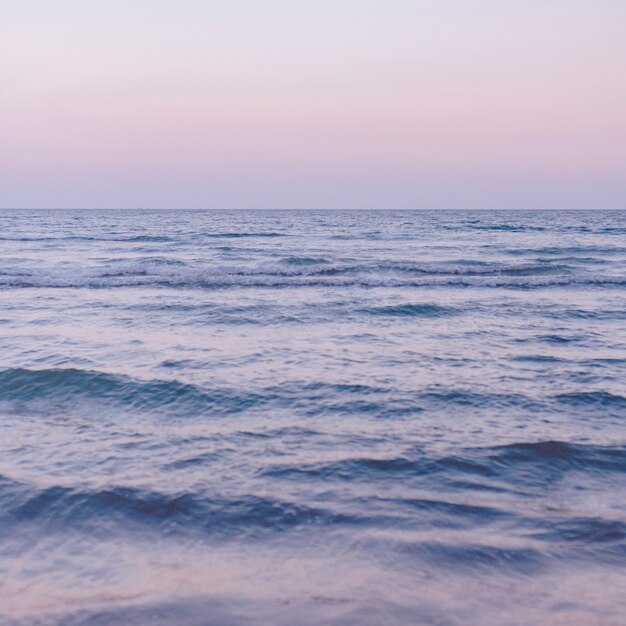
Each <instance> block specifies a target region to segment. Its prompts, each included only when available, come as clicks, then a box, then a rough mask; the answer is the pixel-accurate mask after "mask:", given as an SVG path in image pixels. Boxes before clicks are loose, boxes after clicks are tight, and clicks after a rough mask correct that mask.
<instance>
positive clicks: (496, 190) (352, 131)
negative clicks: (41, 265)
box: [0, 0, 626, 208]
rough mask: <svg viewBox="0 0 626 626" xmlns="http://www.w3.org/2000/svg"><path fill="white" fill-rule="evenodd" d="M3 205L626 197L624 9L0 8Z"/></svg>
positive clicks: (228, 3) (598, 203)
mask: <svg viewBox="0 0 626 626" xmlns="http://www.w3.org/2000/svg"><path fill="white" fill-rule="evenodd" d="M0 206H2V207H163V208H168V207H182V208H202V207H206V208H274V207H275V208H336V207H341V208H411V207H415V208H431V207H435V208H436V207H442V208H446V207H450V208H456V207H467V208H479V207H484V208H490V207H510V208H516V207H524V208H525V207H529V208H540V207H546V208H550V207H562V208H581V207H582V208H584V207H590V208H591V207H626V1H625V0H524V1H522V0H411V1H410V0H386V1H383V0H377V1H374V0H220V1H219V2H214V1H211V0H54V1H53V0H2V2H0Z"/></svg>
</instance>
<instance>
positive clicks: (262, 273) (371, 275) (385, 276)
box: [0, 259, 626, 288]
mask: <svg viewBox="0 0 626 626" xmlns="http://www.w3.org/2000/svg"><path fill="white" fill-rule="evenodd" d="M624 284H626V275H610V274H600V273H591V272H586V271H581V270H578V269H576V268H573V267H568V266H565V265H549V264H542V263H539V264H514V265H507V264H495V263H494V264H486V265H483V266H481V265H478V266H477V265H474V264H472V265H466V264H458V263H457V264H448V263H430V264H427V263H414V262H402V261H390V262H385V261H381V262H378V263H373V264H307V263H303V264H295V265H294V264H274V265H269V264H265V265H260V266H253V267H250V266H235V265H223V266H197V267H191V266H184V265H176V266H175V267H174V266H171V265H170V264H168V263H167V262H166V261H165V260H163V259H157V260H145V261H136V262H124V263H115V264H111V265H109V266H107V267H98V266H95V267H76V266H74V267H68V266H57V267H51V268H40V269H30V268H21V269H7V268H5V269H2V270H0V287H4V288H9V287H94V288H113V287H132V286H150V285H153V286H169V287H187V288H223V287H277V288H278V287H316V286H321V287H324V286H325V287H425V286H440V287H446V286H449V287H465V286H467V287H487V288H488V287H504V288H506V287H510V288H540V287H558V286H568V285H597V286H602V285H604V286H611V285H624Z"/></svg>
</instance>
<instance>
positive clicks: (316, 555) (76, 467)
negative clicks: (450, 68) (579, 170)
mask: <svg viewBox="0 0 626 626" xmlns="http://www.w3.org/2000/svg"><path fill="white" fill-rule="evenodd" d="M0 355H1V356H0V624H2V626H109V625H123V626H145V625H148V624H149V625H151V626H209V625H220V626H221V625H239V624H246V625H248V624H250V625H273V624H277V625H290V626H291V625H298V626H308V625H318V624H329V625H330V624H332V625H335V624H337V625H355V626H356V625H358V626H361V625H363V626H365V625H395V624H398V625H400V624H401V625H422V624H423V625H433V626H474V625H476V626H495V625H497V626H515V625H524V626H526V625H528V626H530V625H537V624H541V625H542V626H545V625H552V624H559V625H561V624H562V625H565V624H567V625H568V626H571V625H592V624H593V625H597V626H618V625H619V626H623V625H624V624H626V212H617V211H615V212H608V211H571V212H565V211H560V212H541V211H532V212H531V211H528V212H521V211H518V212H507V211H475V212H452V211H450V212H448V211H431V212H428V211H424V212H419V211H415V212H410V211H404V212H400V211H376V212H374V211H371V212H370V211H362V212H350V211H343V212H341V211H337V212H323V211H311V212H295V211H294V212H290V211H284V212H280V211H264V212H263V211H258V212H254V211H245V212H226V211H224V212H221V211H143V210H129V211H70V210H55V211H53V210H38V211H34V210H33V211H24V210H19V211H18V210H15V211H12V210H4V211H0Z"/></svg>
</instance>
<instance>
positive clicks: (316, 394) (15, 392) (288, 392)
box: [0, 364, 626, 419]
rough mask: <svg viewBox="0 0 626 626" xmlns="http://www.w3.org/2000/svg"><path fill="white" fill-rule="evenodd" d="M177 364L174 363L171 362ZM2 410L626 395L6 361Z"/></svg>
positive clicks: (210, 410)
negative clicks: (187, 375)
mask: <svg viewBox="0 0 626 626" xmlns="http://www.w3.org/2000/svg"><path fill="white" fill-rule="evenodd" d="M174 365H175V364H174ZM0 401H2V403H3V410H5V411H7V410H8V411H9V412H18V413H28V412H31V413H37V414H38V413H40V412H44V413H46V412H50V413H55V412H60V411H65V412H68V411H69V412H70V413H73V412H76V411H78V412H80V411H81V410H85V411H87V412H89V413H90V414H93V413H94V412H95V411H97V409H101V410H102V411H106V410H107V409H108V408H111V407H116V408H123V409H125V410H128V411H135V412H142V413H146V414H167V415H171V416H175V417H193V416H203V415H211V416H214V417H220V416H227V415H233V414H238V413H243V412H245V411H250V410H254V409H259V408H264V409H267V408H268V407H270V408H274V409H280V408H286V409H290V410H292V411H296V412H297V413H299V414H301V415H305V416H324V415H328V416H333V415H361V416H366V417H372V418H376V419H390V418H403V417H409V416H411V415H415V414H418V413H420V412H422V411H426V410H431V411H432V410H441V409H444V410H446V411H450V410H455V411H464V410H469V409H477V410H484V409H496V410H501V409H519V410H524V411H529V410H530V411H544V412H546V411H550V410H555V409H556V410H560V408H559V407H561V409H562V407H563V406H564V407H566V408H582V409H583V410H592V409H594V408H596V409H598V410H600V411H606V410H608V409H611V410H613V409H614V410H615V411H616V412H617V411H621V410H622V409H624V408H626V398H625V397H623V396H621V395H616V394H611V393H609V392H607V391H586V392H576V393H565V394H558V395H555V396H546V397H544V398H539V399H537V398H532V397H529V396H526V395H524V394H513V393H491V392H485V391H474V390H469V389H463V388H450V387H427V388H423V389H418V390H404V391H403V390H400V389H397V388H395V387H384V386H383V387H374V386H369V385H355V384H352V385H348V384H331V383H326V382H304V381H303V382H296V381H294V382H288V383H282V384H280V385H273V386H267V387H260V388H257V389H245V390H243V389H241V388H235V387H223V386H219V387H218V386H212V387H209V386H200V385H195V384H190V383H184V382H181V381H178V380H176V379H168V380H158V379H157V380H139V379H134V378H130V377H127V376H121V375H114V374H109V373H105V372H99V371H94V370H87V369H73V368H52V369H23V368H9V369H5V370H2V371H0Z"/></svg>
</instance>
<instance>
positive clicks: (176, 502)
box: [0, 476, 346, 535]
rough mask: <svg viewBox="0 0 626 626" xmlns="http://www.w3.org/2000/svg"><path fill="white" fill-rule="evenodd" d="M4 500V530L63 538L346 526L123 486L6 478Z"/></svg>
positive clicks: (307, 510)
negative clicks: (114, 531)
mask: <svg viewBox="0 0 626 626" xmlns="http://www.w3.org/2000/svg"><path fill="white" fill-rule="evenodd" d="M0 496H1V497H2V501H3V507H2V510H1V512H0V528H2V527H5V528H6V527H7V526H11V525H18V526H20V525H23V524H27V523H41V524H45V525H46V527H47V528H48V529H49V530H52V529H57V530H59V531H61V532H65V531H66V530H67V529H68V528H87V529H89V528H94V527H95V528H98V529H99V532H102V531H103V530H106V529H107V528H108V527H112V526H115V527H118V528H119V527H125V528H127V529H128V530H132V529H133V526H135V527H137V526H138V527H150V528H152V529H155V530H166V531H168V532H173V531H190V530H195V531H201V532H204V533H210V534H216V535H227V534H241V533H246V534H253V533H255V532H257V531H259V530H262V529H272V530H273V531H281V530H285V529H287V528H292V527H295V526H299V525H302V524H311V523H319V524H332V523H339V522H342V521H346V520H345V519H344V518H343V517H342V516H340V515H337V514H333V513H331V512H330V511H328V510H325V509H322V508H314V507H308V506H304V505H300V504H296V503H293V502H286V501H282V500H279V499H275V498H270V497H260V496H255V495H241V496H239V497H232V498H225V497H212V496H211V495H209V494H203V493H200V492H196V493H194V492H181V493H166V492H161V491H154V490H146V489H139V488H133V487H122V486H110V487H106V488H102V489H95V488H91V489H90V488H87V487H80V486H77V487H67V486H60V485H54V486H49V487H43V488H42V487H37V486H35V485H31V484H27V483H23V482H18V481H13V480H11V479H9V478H7V477H3V476H0Z"/></svg>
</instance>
